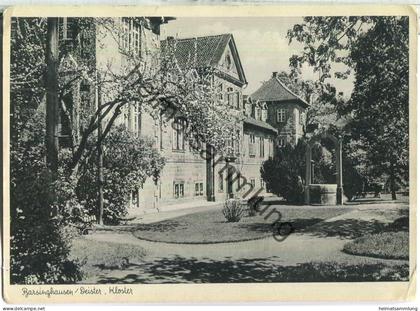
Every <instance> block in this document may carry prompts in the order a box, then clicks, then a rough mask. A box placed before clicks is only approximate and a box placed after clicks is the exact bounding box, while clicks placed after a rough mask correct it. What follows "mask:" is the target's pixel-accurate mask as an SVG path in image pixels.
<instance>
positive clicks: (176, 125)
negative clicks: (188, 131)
mask: <svg viewBox="0 0 420 311" xmlns="http://www.w3.org/2000/svg"><path fill="white" fill-rule="evenodd" d="M185 126H186V123H185V121H184V120H182V119H180V118H177V119H175V120H174V122H173V123H172V129H173V138H172V149H173V150H185V141H184V138H185V137H184V136H185V131H184V127H185Z"/></svg>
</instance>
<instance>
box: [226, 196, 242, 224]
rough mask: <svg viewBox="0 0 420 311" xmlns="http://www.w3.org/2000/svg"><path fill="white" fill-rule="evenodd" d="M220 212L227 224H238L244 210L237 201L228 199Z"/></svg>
mask: <svg viewBox="0 0 420 311" xmlns="http://www.w3.org/2000/svg"><path fill="white" fill-rule="evenodd" d="M222 212H223V215H224V216H225V218H226V220H227V222H238V221H239V220H241V218H242V215H243V213H244V209H243V208H242V204H241V201H240V200H239V199H229V200H226V201H225V203H223V209H222Z"/></svg>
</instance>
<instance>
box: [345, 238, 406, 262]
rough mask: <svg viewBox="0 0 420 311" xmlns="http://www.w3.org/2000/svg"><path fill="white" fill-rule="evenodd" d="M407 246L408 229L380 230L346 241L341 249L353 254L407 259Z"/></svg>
mask: <svg viewBox="0 0 420 311" xmlns="http://www.w3.org/2000/svg"><path fill="white" fill-rule="evenodd" d="M408 246H409V234H408V231H399V232H382V233H378V234H370V235H366V236H364V237H360V238H358V239H355V240H354V241H351V242H348V243H346V244H345V245H344V248H343V251H344V252H345V253H348V254H353V255H361V256H369V257H377V258H384V259H407V260H408V256H409V252H408V249H409V247H408Z"/></svg>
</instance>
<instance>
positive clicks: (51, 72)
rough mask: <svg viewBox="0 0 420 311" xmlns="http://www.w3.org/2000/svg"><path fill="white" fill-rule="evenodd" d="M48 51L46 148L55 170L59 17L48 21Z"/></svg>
mask: <svg viewBox="0 0 420 311" xmlns="http://www.w3.org/2000/svg"><path fill="white" fill-rule="evenodd" d="M47 25H48V30H47V51H46V64H47V76H46V90H47V97H46V149H47V165H48V167H49V168H50V169H51V170H52V171H53V172H54V173H56V172H57V169H58V149H59V145H58V144H59V142H58V123H59V111H60V110H59V105H58V78H57V66H58V33H57V30H58V19H57V18H55V17H49V18H48V21H47Z"/></svg>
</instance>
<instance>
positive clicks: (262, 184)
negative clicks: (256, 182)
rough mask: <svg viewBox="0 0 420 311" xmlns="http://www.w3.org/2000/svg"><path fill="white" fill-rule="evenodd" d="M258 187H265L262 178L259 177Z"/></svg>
mask: <svg viewBox="0 0 420 311" xmlns="http://www.w3.org/2000/svg"><path fill="white" fill-rule="evenodd" d="M260 187H261V188H262V189H265V183H264V179H262V178H260Z"/></svg>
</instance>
